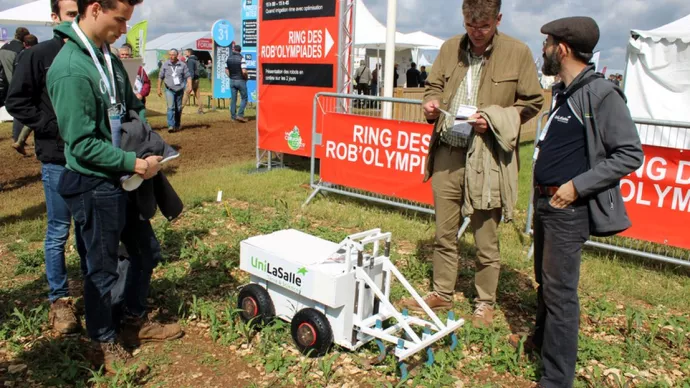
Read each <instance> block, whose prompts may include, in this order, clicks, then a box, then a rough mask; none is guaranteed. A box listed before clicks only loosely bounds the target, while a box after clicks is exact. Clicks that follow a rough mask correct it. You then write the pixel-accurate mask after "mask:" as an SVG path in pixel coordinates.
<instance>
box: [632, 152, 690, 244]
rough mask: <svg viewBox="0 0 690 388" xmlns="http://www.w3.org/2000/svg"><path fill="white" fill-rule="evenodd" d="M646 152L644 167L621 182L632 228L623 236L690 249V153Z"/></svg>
mask: <svg viewBox="0 0 690 388" xmlns="http://www.w3.org/2000/svg"><path fill="white" fill-rule="evenodd" d="M643 148H644V154H645V159H644V164H643V165H642V167H640V168H639V169H638V170H637V171H636V172H634V173H632V174H630V175H629V176H627V177H625V178H624V179H623V180H621V192H622V194H623V200H624V201H625V208H626V210H627V211H628V215H629V216H630V219H631V220H632V224H633V226H632V228H630V229H628V230H627V231H625V233H623V235H624V236H627V237H632V238H636V239H640V240H646V241H652V242H656V243H660V244H665V245H671V246H675V247H680V248H687V249H690V235H688V232H687V229H686V228H687V227H688V225H689V224H690V151H683V150H679V149H674V148H663V147H654V146H643Z"/></svg>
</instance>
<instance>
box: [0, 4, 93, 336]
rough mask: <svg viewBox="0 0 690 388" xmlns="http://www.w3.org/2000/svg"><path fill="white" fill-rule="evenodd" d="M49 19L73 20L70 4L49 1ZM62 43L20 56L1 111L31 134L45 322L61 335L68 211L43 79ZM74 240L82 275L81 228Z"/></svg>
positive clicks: (66, 304)
mask: <svg viewBox="0 0 690 388" xmlns="http://www.w3.org/2000/svg"><path fill="white" fill-rule="evenodd" d="M50 7H51V11H52V13H51V15H50V16H51V18H52V19H53V21H54V22H55V23H56V24H57V23H60V22H71V21H72V20H74V18H75V17H77V2H76V0H52V1H51V3H50ZM64 44H65V41H64V39H63V38H61V37H59V36H57V35H56V36H55V37H54V38H53V39H50V40H47V41H45V42H43V43H41V44H38V45H36V46H35V47H33V48H32V49H31V50H27V51H25V52H23V53H22V54H21V55H20V58H19V61H18V63H17V67H16V71H15V73H14V77H13V79H12V83H11V84H10V88H9V91H8V94H7V105H6V106H7V112H8V113H9V114H11V115H12V116H13V117H15V118H17V119H18V120H19V121H21V122H22V123H24V124H25V125H26V126H27V127H29V128H30V129H32V130H33V131H34V141H35V143H36V158H37V159H38V160H39V161H40V162H41V180H42V181H43V193H44V195H45V201H46V210H47V228H46V234H45V240H44V249H43V252H44V255H45V271H46V278H47V280H48V289H49V292H48V300H49V301H50V312H49V314H48V321H49V324H50V326H51V327H52V328H53V330H55V331H57V332H58V333H61V334H69V333H77V332H78V331H79V326H80V325H79V319H78V318H77V316H76V309H75V306H74V299H73V298H72V297H70V293H69V288H68V286H67V266H66V265H65V244H67V240H68V239H69V229H70V225H71V224H72V212H71V211H70V209H69V207H68V206H67V203H66V202H65V200H64V199H63V198H62V197H61V196H60V194H59V193H58V182H59V181H60V176H61V175H62V173H63V171H64V170H65V163H66V161H65V152H64V148H65V143H64V142H63V140H62V138H61V137H60V132H59V131H58V124H57V118H56V117H55V111H54V110H53V104H52V103H51V102H50V97H49V96H48V90H47V89H46V76H47V73H48V69H49V68H50V66H51V65H52V63H53V60H54V59H55V57H56V56H57V55H58V53H59V52H60V49H61V48H62V46H63V45H64ZM74 234H75V235H74V239H75V241H76V246H77V252H78V253H79V257H80V259H81V271H82V275H84V276H85V275H86V261H85V258H86V256H85V255H86V248H85V246H84V242H83V240H82V238H81V229H79V228H74Z"/></svg>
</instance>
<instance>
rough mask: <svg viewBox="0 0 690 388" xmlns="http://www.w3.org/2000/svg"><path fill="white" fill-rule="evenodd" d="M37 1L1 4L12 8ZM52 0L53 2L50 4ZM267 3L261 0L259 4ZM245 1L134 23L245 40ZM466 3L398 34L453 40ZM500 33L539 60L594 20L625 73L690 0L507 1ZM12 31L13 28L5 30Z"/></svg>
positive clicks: (435, 6)
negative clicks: (566, 27) (216, 28)
mask: <svg viewBox="0 0 690 388" xmlns="http://www.w3.org/2000/svg"><path fill="white" fill-rule="evenodd" d="M30 1H31V0H0V9H3V10H4V9H8V8H11V7H14V6H17V5H21V4H23V3H28V2H30ZM44 1H48V0H44ZM259 1H261V0H259ZM363 1H364V3H365V5H366V6H367V8H369V10H370V11H371V13H372V14H373V15H374V16H375V17H376V18H377V19H378V20H379V21H380V22H381V23H383V24H385V22H386V7H387V0H363ZM240 4H241V0H144V2H143V3H142V4H141V5H139V6H137V7H136V9H135V12H134V15H133V17H132V21H131V22H130V24H134V23H136V22H138V21H140V20H144V19H146V20H148V21H149V32H148V36H149V39H155V38H156V37H158V36H160V35H162V34H165V33H168V32H189V31H210V30H211V26H212V25H213V23H214V22H215V21H216V20H218V19H221V18H222V19H227V20H229V21H230V22H231V23H232V25H233V26H234V27H235V35H236V36H237V37H238V36H239V29H238V28H239V27H240V23H241V21H240ZM461 5H462V1H461V0H433V1H421V0H398V14H397V22H398V23H397V24H398V30H399V31H402V32H412V31H417V30H423V31H425V32H427V33H430V34H432V35H435V36H438V37H441V38H448V37H451V36H453V35H456V34H460V33H464V27H463V18H462V12H461ZM502 12H503V22H502V24H501V27H500V30H501V31H502V32H504V33H507V34H509V35H512V36H514V37H516V38H518V39H521V40H523V41H525V42H526V43H527V44H528V45H529V46H530V48H531V50H532V52H533V55H534V56H535V57H537V56H538V55H540V52H541V47H542V46H541V42H542V41H543V40H544V36H543V35H542V34H541V33H540V32H539V28H540V27H541V26H542V25H543V24H544V23H546V22H548V21H551V20H554V19H557V18H561V17H565V16H575V15H584V16H591V17H592V18H594V19H595V20H596V21H597V23H598V24H599V27H600V30H601V39H600V41H599V45H598V47H597V48H598V49H599V50H601V58H602V64H603V65H604V66H608V67H609V68H624V66H625V48H626V45H627V42H628V38H629V33H630V30H631V29H641V30H647V29H653V28H656V27H659V26H661V25H664V24H667V23H670V22H672V21H673V20H676V19H678V18H680V17H682V16H684V15H687V14H690V1H687V0H659V1H650V0H625V1H621V0H560V1H555V2H554V1H551V0H532V1H524V0H503V7H502ZM4 27H6V28H10V29H11V28H12V27H13V26H4ZM36 31H38V32H39V38H43V39H47V38H49V37H50V30H49V29H46V28H42V29H36Z"/></svg>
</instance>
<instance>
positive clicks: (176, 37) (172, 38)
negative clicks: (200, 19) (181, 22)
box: [146, 31, 212, 51]
mask: <svg viewBox="0 0 690 388" xmlns="http://www.w3.org/2000/svg"><path fill="white" fill-rule="evenodd" d="M211 36H212V35H211V32H210V31H198V32H173V33H169V34H165V35H162V36H159V37H158V38H156V39H154V40H151V41H148V42H146V51H151V50H170V49H178V50H184V49H186V48H193V49H195V47H196V41H197V40H199V39H202V38H210V37H211Z"/></svg>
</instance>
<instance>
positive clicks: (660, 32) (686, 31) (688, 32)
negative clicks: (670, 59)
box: [632, 15, 690, 43]
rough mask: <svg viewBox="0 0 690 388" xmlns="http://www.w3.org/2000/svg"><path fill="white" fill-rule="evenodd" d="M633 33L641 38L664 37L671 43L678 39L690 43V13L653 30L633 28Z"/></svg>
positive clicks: (658, 39) (655, 38)
mask: <svg viewBox="0 0 690 388" xmlns="http://www.w3.org/2000/svg"><path fill="white" fill-rule="evenodd" d="M632 33H633V34H636V35H639V36H640V37H641V38H648V39H651V40H652V41H654V42H659V41H661V40H662V39H664V40H667V41H668V42H670V43H673V42H675V41H676V40H680V41H681V42H683V43H690V15H687V16H686V17H684V18H681V19H678V20H676V21H675V22H671V23H669V24H666V25H664V26H661V27H659V28H655V29H653V30H649V31H643V30H632Z"/></svg>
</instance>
